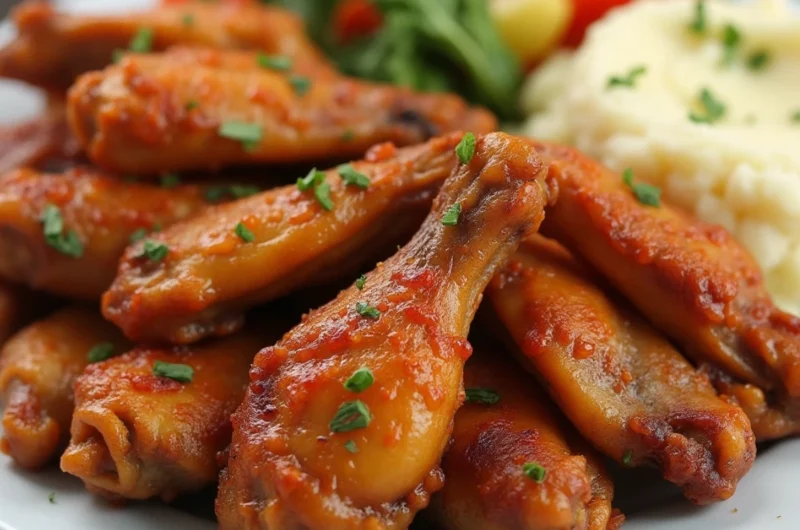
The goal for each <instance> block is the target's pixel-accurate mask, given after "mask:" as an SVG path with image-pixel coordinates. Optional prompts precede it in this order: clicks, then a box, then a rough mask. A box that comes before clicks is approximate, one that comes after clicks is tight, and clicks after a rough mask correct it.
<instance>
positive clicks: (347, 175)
mask: <svg viewBox="0 0 800 530" xmlns="http://www.w3.org/2000/svg"><path fill="white" fill-rule="evenodd" d="M336 170H337V171H338V172H339V176H340V177H341V178H342V180H343V181H344V183H345V184H347V185H348V186H356V187H357V188H361V189H362V190H365V189H367V188H369V177H368V176H366V175H365V174H364V173H361V172H360V171H356V168H354V167H353V166H352V165H351V164H342V165H341V166H339V167H338V168H336Z"/></svg>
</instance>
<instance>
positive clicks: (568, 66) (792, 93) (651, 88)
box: [523, 0, 800, 313]
mask: <svg viewBox="0 0 800 530" xmlns="http://www.w3.org/2000/svg"><path fill="white" fill-rule="evenodd" d="M704 11H705V12H704V16H701V15H702V14H699V13H698V11H697V2H695V1H690V0H650V1H643V2H639V3H634V4H631V5H628V6H626V7H624V8H621V9H617V10H616V11H613V12H612V13H611V14H609V16H608V17H607V18H606V19H605V20H603V21H601V22H599V23H597V24H595V26H594V27H593V28H592V30H591V31H590V33H589V35H588V37H587V39H586V41H585V42H584V44H583V46H582V47H581V48H580V49H579V50H578V51H577V52H575V53H574V54H572V55H566V54H565V55H559V56H556V57H553V58H552V59H550V60H549V62H548V63H546V64H545V65H543V66H542V67H541V68H540V69H539V70H537V71H536V72H535V73H534V75H533V76H532V77H531V79H530V80H529V81H528V84H527V87H526V89H525V92H524V102H523V104H524V106H525V108H526V110H527V112H529V113H530V114H531V117H530V119H529V121H528V123H527V124H526V127H525V133H526V134H528V135H530V136H535V137H539V138H546V139H551V140H556V141H560V142H564V143H569V144H573V145H575V146H576V147H578V148H579V149H581V150H582V151H584V152H586V153H587V154H589V155H592V156H594V157H596V158H598V159H599V160H601V161H603V162H604V163H605V164H607V165H608V166H610V167H611V168H613V169H616V170H620V171H621V170H623V169H625V168H628V167H630V168H632V169H633V170H634V173H635V175H636V177H637V178H640V179H643V180H647V181H650V182H652V183H654V184H656V185H658V186H660V187H661V188H662V190H663V193H664V197H665V198H666V199H667V200H668V201H670V202H671V203H673V204H677V205H679V206H682V207H684V208H685V209H688V210H690V211H692V212H694V213H695V214H697V215H698V216H699V217H700V218H702V219H704V220H706V221H709V222H714V223H719V224H721V225H723V226H725V227H726V228H727V229H728V230H730V231H731V232H732V233H733V234H734V235H735V236H736V237H737V238H738V239H739V240H740V241H741V242H742V243H743V244H744V245H745V246H746V247H747V248H748V249H749V250H750V251H751V252H752V253H753V255H754V256H755V257H756V258H757V259H758V260H759V262H760V263H761V265H762V267H763V268H764V271H765V274H766V278H767V282H768V285H769V287H770V289H771V291H772V293H773V295H774V296H775V298H776V300H777V301H778V303H780V304H781V305H782V306H784V307H785V308H787V309H789V310H791V311H794V312H797V313H800V17H798V16H797V14H795V13H792V11H791V9H790V7H789V5H788V3H787V2H777V1H771V2H764V1H762V2H758V3H751V4H747V5H735V4H729V3H727V2H713V1H709V2H706V5H705V10H704ZM698 21H700V22H699V23H698ZM692 24H694V25H695V27H696V28H697V29H699V30H701V31H692V30H691V29H690V26H691V25H692ZM698 24H699V27H698ZM612 78H616V80H614V81H612Z"/></svg>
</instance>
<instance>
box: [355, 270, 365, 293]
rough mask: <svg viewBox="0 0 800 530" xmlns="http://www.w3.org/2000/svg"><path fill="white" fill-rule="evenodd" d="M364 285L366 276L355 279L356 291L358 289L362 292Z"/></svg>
mask: <svg viewBox="0 0 800 530" xmlns="http://www.w3.org/2000/svg"><path fill="white" fill-rule="evenodd" d="M366 283H367V275H366V274H362V275H361V276H359V277H358V278H357V279H356V289H358V290H359V291H361V290H363V289H364V285H366Z"/></svg>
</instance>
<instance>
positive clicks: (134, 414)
mask: <svg viewBox="0 0 800 530" xmlns="http://www.w3.org/2000/svg"><path fill="white" fill-rule="evenodd" d="M269 337H270V336H269V334H266V335H265V333H263V332H260V333H255V332H251V331H245V332H242V333H238V334H236V335H233V336H231V337H227V338H225V339H221V340H217V341H212V342H207V343H203V344H201V345H195V346H192V347H191V348H182V347H166V348H155V347H153V348H150V347H145V346H139V347H136V348H135V349H133V350H132V351H130V352H128V353H125V354H124V355H121V356H119V357H114V358H112V359H110V360H108V361H105V362H103V363H98V364H94V365H91V366H89V367H88V368H87V369H86V371H85V372H84V374H83V375H81V376H80V377H79V378H78V380H77V382H76V383H75V413H74V415H73V418H72V428H71V433H72V437H71V439H70V442H69V447H68V448H67V450H66V451H65V452H64V455H63V456H62V458H61V469H62V470H63V471H65V472H67V473H70V474H71V475H75V476H76V477H78V478H80V479H81V480H83V482H84V483H85V484H86V487H87V489H89V490H90V491H92V492H94V493H97V494H100V495H103V496H106V497H109V498H111V499H120V498H125V499H147V498H150V497H160V498H162V499H163V500H165V501H167V502H169V501H171V500H172V499H173V498H175V497H176V496H177V495H179V494H181V493H187V492H192V491H197V490H200V489H202V488H203V487H205V486H206V485H208V484H210V483H213V482H214V481H216V479H217V475H218V474H219V462H218V460H217V453H218V452H220V451H222V450H224V449H225V448H226V447H227V446H228V444H229V443H230V437H231V426H230V415H231V413H233V411H234V410H235V409H236V407H237V406H238V405H239V403H241V400H242V397H243V396H244V391H245V388H246V387H247V371H248V367H249V366H250V362H251V360H252V359H253V355H255V353H256V352H257V351H258V349H259V348H260V347H261V345H263V344H264V341H265V340H269ZM271 338H273V339H274V338H276V337H274V336H273V337H271ZM156 363H170V364H171V365H173V366H174V365H181V366H183V367H184V368H182V369H181V370H184V371H185V370H186V368H185V367H190V370H192V371H193V375H192V376H191V381H189V382H181V381H179V380H175V379H170V378H169V377H167V376H164V375H160V374H162V373H165V374H168V372H159V371H158V369H157V367H156ZM159 366H163V365H161V364H159Z"/></svg>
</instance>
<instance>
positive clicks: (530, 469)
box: [522, 462, 547, 484]
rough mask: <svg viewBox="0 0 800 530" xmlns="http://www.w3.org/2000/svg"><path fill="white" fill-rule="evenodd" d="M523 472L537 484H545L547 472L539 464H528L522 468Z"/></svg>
mask: <svg viewBox="0 0 800 530" xmlns="http://www.w3.org/2000/svg"><path fill="white" fill-rule="evenodd" d="M522 472H523V473H524V474H525V476H526V477H528V478H529V479H531V480H533V481H534V482H536V483H537V484H541V483H542V482H544V478H545V477H546V476H547V470H546V469H545V468H544V467H542V465H541V464H539V463H538V462H528V463H526V464H525V465H523V466H522Z"/></svg>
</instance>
